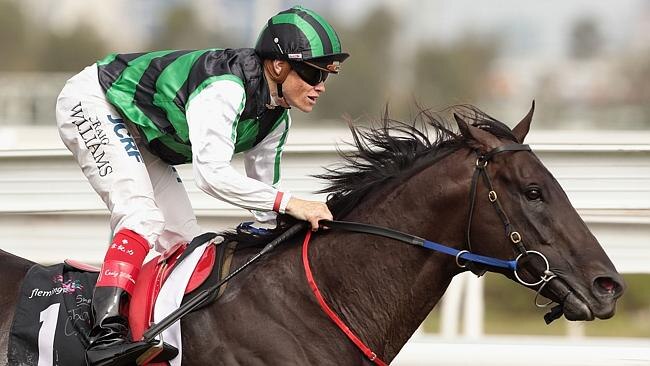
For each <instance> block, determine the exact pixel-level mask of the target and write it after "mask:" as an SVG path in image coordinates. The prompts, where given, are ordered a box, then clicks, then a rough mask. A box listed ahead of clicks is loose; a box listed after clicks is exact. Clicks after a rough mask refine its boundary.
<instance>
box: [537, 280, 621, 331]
mask: <svg viewBox="0 0 650 366" xmlns="http://www.w3.org/2000/svg"><path fill="white" fill-rule="evenodd" d="M569 283H570V282H569V281H567V279H565V278H562V277H558V278H556V279H554V280H552V281H551V282H550V283H549V284H548V286H547V288H546V289H545V290H546V291H544V296H546V297H548V298H549V299H551V300H553V301H555V302H557V303H558V304H561V305H562V308H563V313H564V317H565V318H567V319H568V320H594V319H596V318H598V319H609V318H611V317H612V316H614V313H615V312H616V300H617V299H618V298H619V297H621V295H622V294H623V292H624V288H625V285H624V282H623V280H622V278H621V276H620V275H618V274H614V275H608V276H597V277H595V279H594V280H593V281H592V286H591V288H590V289H588V290H586V289H585V290H583V289H582V288H580V287H578V286H571V285H570V284H569Z"/></svg>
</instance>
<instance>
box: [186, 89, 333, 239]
mask: <svg viewBox="0 0 650 366" xmlns="http://www.w3.org/2000/svg"><path fill="white" fill-rule="evenodd" d="M245 98H246V96H245V92H244V89H243V87H242V86H241V85H240V84H238V83H236V82H233V81H230V80H222V81H217V82H214V83H212V84H210V85H209V86H208V87H206V88H205V89H204V90H202V91H201V92H200V93H199V94H198V95H196V96H195V97H194V98H193V99H192V101H191V103H190V104H189V106H188V108H187V122H188V126H189V133H190V140H191V141H192V155H193V159H192V164H193V172H194V178H195V181H196V184H197V186H198V187H199V188H200V189H201V190H203V191H204V192H206V193H208V194H209V195H211V196H213V197H216V198H219V199H221V200H223V201H226V202H229V203H231V204H233V205H235V206H238V207H242V208H245V209H249V210H254V211H261V212H269V211H275V212H279V213H285V212H286V213H287V214H290V215H292V216H294V217H296V218H298V219H302V220H308V221H310V222H311V224H312V227H314V228H317V227H318V220H319V219H327V218H330V219H331V214H330V213H329V210H328V209H327V206H326V205H325V204H324V203H322V202H314V201H305V200H300V199H297V198H295V199H292V196H291V194H290V193H289V192H281V191H280V190H278V189H277V188H275V187H274V186H273V184H274V183H275V184H277V183H278V182H279V175H277V176H276V174H275V172H276V169H277V171H278V174H279V166H277V167H276V166H275V161H276V158H278V164H279V155H277V153H278V152H276V151H273V153H272V156H269V155H268V154H267V155H265V154H262V152H263V150H264V149H270V147H269V146H274V147H273V149H274V150H275V149H277V148H279V154H281V152H282V146H283V143H284V141H282V144H280V141H279V140H280V139H282V137H283V135H284V136H285V137H286V134H285V133H284V131H282V128H284V127H285V126H283V125H279V126H277V127H276V129H277V131H273V132H272V134H270V135H269V136H267V138H268V140H269V141H268V142H264V141H263V142H261V143H260V145H261V146H258V147H259V148H260V151H259V152H258V153H257V154H255V153H254V152H251V153H250V155H249V157H247V158H246V159H245V160H246V166H247V168H246V169H247V174H248V175H249V176H245V175H242V174H240V173H239V172H237V171H236V170H235V169H234V168H233V167H232V165H231V160H232V156H233V154H234V149H235V139H236V131H237V129H236V127H237V126H236V123H237V121H238V117H239V116H240V115H241V112H242V110H243V108H244V105H245V101H246V100H245ZM286 123H287V125H286V128H288V123H289V121H288V120H287V121H286ZM274 140H277V141H274ZM267 153H268V151H267ZM257 159H261V161H255V160H257ZM276 178H277V179H276ZM290 202H291V204H290ZM271 216H274V215H273V213H271V214H270V215H269V214H264V215H262V217H258V219H266V220H269V219H272V218H273V217H271Z"/></svg>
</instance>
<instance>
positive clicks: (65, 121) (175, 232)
mask: <svg viewBox="0 0 650 366" xmlns="http://www.w3.org/2000/svg"><path fill="white" fill-rule="evenodd" d="M56 120H57V125H58V128H59V134H60V135H61V139H62V140H63V142H64V143H65V145H66V146H67V147H68V149H69V150H70V151H71V152H72V154H73V155H74V157H75V158H76V160H77V162H78V163H79V165H80V166H81V170H82V171H83V173H84V174H85V176H86V178H87V179H88V181H89V182H90V184H91V185H92V187H93V188H94V189H95V191H96V192H97V193H98V194H99V196H100V197H101V199H102V200H103V201H104V203H105V204H106V206H107V207H108V209H109V210H110V212H111V230H112V231H113V233H115V232H117V231H119V230H120V229H122V228H126V229H130V230H133V231H135V232H136V233H138V234H140V235H142V236H143V237H144V238H145V239H147V241H148V242H149V245H150V247H152V248H153V247H155V249H156V250H157V251H159V252H162V251H164V250H165V249H167V248H169V247H171V246H173V245H174V244H176V243H178V242H181V241H191V240H192V239H193V238H194V237H196V236H197V235H199V234H200V233H201V229H200V227H199V225H198V223H197V221H196V217H195V216H194V211H193V210H192V205H191V204H190V201H189V197H188V196H187V192H186V191H185V187H184V186H183V183H182V181H181V179H180V177H179V176H178V172H177V171H176V169H174V167H173V166H171V165H169V164H167V163H166V162H164V161H162V160H161V159H160V158H158V157H157V156H155V155H153V154H151V153H150V152H148V151H147V150H146V148H145V147H144V146H145V144H144V142H143V140H142V138H141V137H140V134H139V133H138V131H137V129H136V128H134V127H133V126H131V124H130V122H128V123H127V122H125V121H124V120H122V118H121V117H120V115H119V114H118V112H117V111H116V109H115V108H114V107H113V106H112V105H111V104H110V103H109V102H108V101H107V100H106V97H105V95H104V92H103V90H102V88H101V86H100V84H99V80H98V76H97V66H96V65H92V66H88V67H87V68H85V69H84V70H83V71H82V72H81V73H79V74H77V75H76V76H74V77H72V78H71V79H70V80H68V82H67V83H66V84H65V87H64V88H63V90H62V91H61V93H60V94H59V97H58V99H57V103H56Z"/></svg>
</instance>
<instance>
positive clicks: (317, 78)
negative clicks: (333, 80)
mask: <svg viewBox="0 0 650 366" xmlns="http://www.w3.org/2000/svg"><path fill="white" fill-rule="evenodd" d="M289 64H290V65H291V68H292V69H293V71H295V72H296V74H298V76H300V78H301V79H302V80H304V81H305V82H306V83H307V84H309V85H311V86H316V85H318V84H320V83H322V82H324V81H325V80H326V79H327V77H328V76H329V72H327V71H324V70H321V69H317V68H315V67H313V66H309V65H307V64H306V63H304V62H290V63H289Z"/></svg>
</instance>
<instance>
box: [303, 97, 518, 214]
mask: <svg viewBox="0 0 650 366" xmlns="http://www.w3.org/2000/svg"><path fill="white" fill-rule="evenodd" d="M453 114H456V115H458V116H460V117H461V118H462V119H463V120H465V121H466V122H468V123H471V124H472V125H473V126H476V127H479V128H481V129H484V130H487V131H489V132H490V133H492V134H493V135H495V136H497V137H499V138H506V139H510V140H512V141H515V137H514V136H513V134H512V131H511V130H510V128H509V127H508V126H506V125H505V124H504V123H502V122H500V121H498V120H496V119H494V118H493V117H491V116H489V115H487V114H486V113H484V112H483V111H481V110H480V109H478V108H477V107H474V106H471V105H456V106H452V107H449V108H447V109H445V110H443V111H441V112H432V111H430V110H428V109H420V111H419V112H418V114H417V115H416V116H415V118H414V119H413V121H412V122H411V123H405V122H400V121H396V120H393V119H391V118H390V117H389V116H388V112H385V113H384V116H383V117H382V119H381V120H379V121H378V122H374V123H373V124H371V126H370V127H355V126H352V125H351V124H350V131H351V132H352V137H353V142H352V143H350V145H352V146H353V147H354V149H353V151H351V152H342V151H339V154H340V155H341V157H342V158H343V163H342V164H339V165H337V166H335V167H331V168H326V170H327V172H326V173H324V174H320V175H316V176H315V177H317V178H320V179H323V180H325V181H327V182H329V185H328V186H327V187H326V188H324V189H322V190H320V191H318V193H328V194H329V195H328V205H329V206H330V209H331V210H332V212H333V213H334V215H335V216H336V217H341V216H344V215H345V214H347V213H348V212H349V211H350V210H351V209H352V208H354V207H355V206H356V205H357V204H358V203H359V202H360V201H361V200H362V199H363V197H365V196H366V194H367V193H368V192H370V191H372V190H373V189H374V188H376V187H377V186H379V185H382V184H385V183H386V182H387V181H389V180H391V179H394V178H399V177H408V176H410V175H411V174H412V173H414V172H417V171H419V169H421V168H422V167H424V166H428V165H431V164H434V163H435V162H436V161H438V160H439V159H441V158H443V157H444V156H446V155H447V154H449V153H452V152H454V151H456V150H457V149H459V148H461V147H464V146H468V140H467V138H465V137H464V136H463V135H461V134H459V133H456V132H454V131H453V130H452V128H451V126H452V125H453V124H452V122H451V121H450V118H449V117H450V116H452V115H453Z"/></svg>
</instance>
